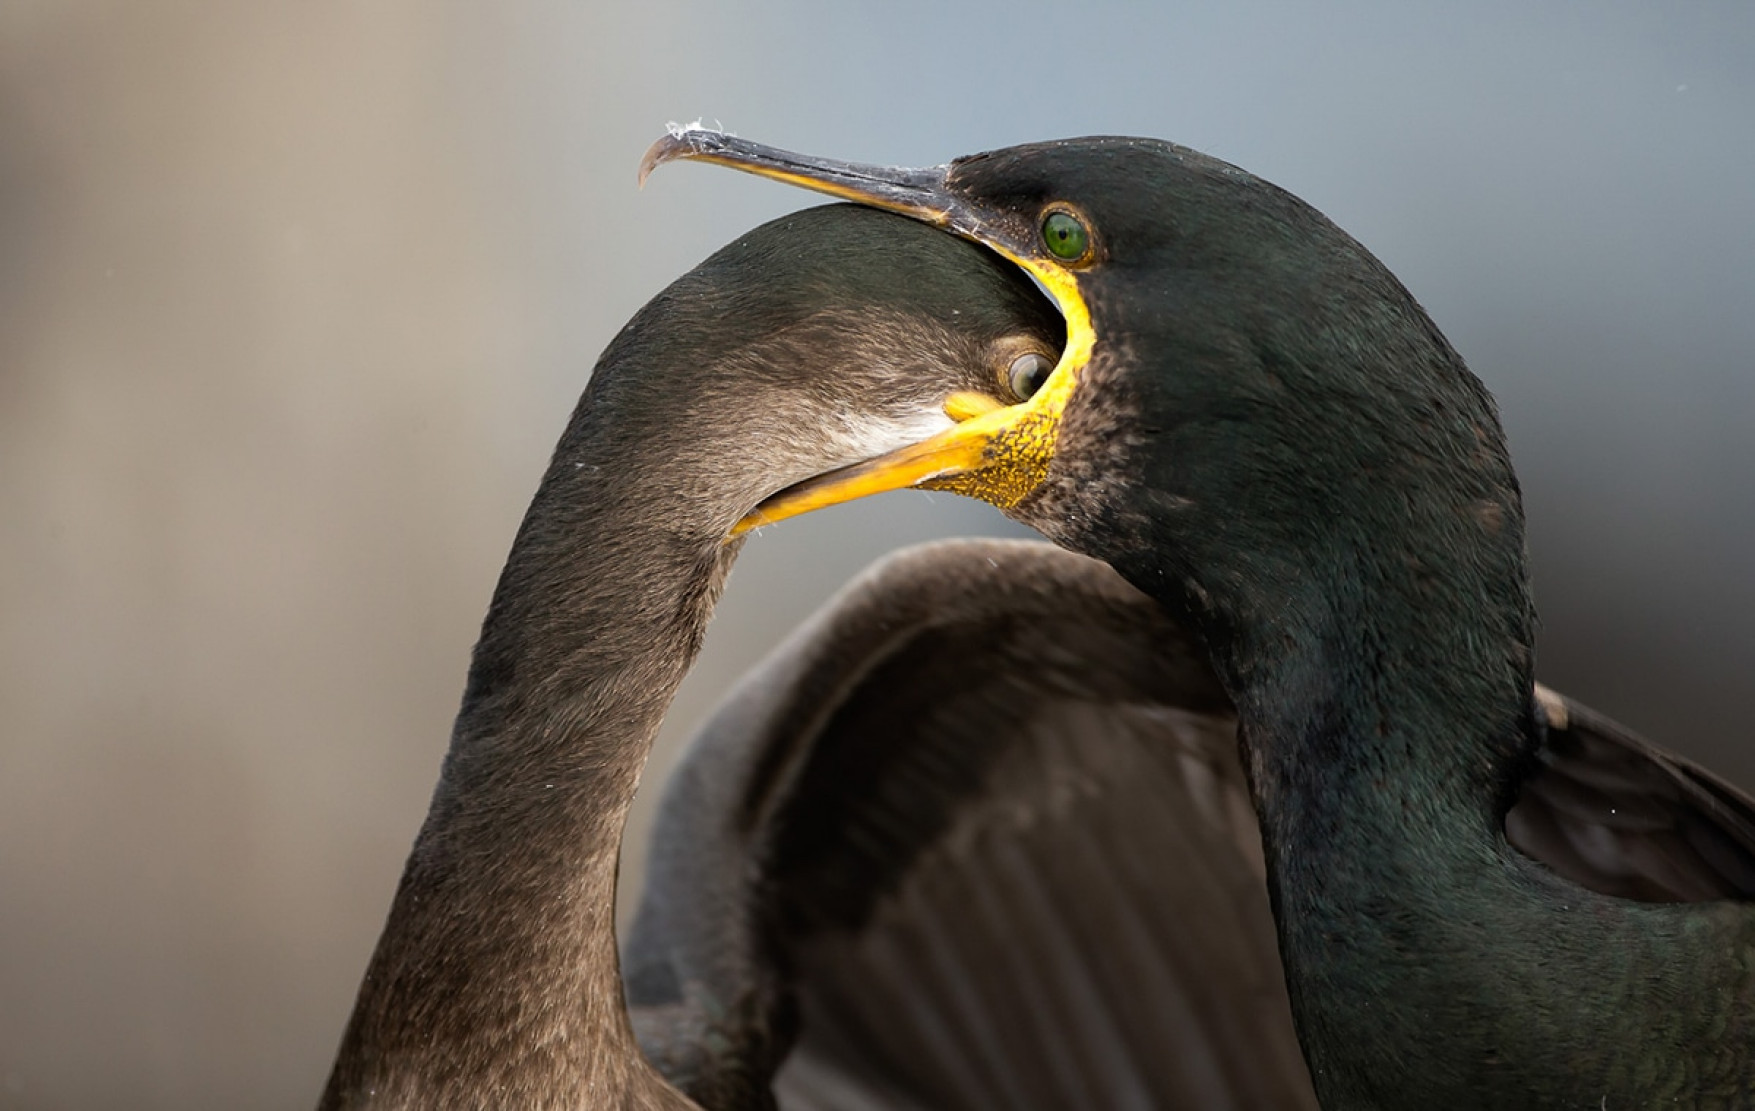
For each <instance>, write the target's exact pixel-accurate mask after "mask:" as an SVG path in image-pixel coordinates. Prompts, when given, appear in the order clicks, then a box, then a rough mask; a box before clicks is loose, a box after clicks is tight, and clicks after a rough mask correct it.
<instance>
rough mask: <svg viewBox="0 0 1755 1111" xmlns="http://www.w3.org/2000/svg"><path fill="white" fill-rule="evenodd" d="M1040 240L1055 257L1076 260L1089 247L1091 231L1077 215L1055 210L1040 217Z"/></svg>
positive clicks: (1064, 260) (1068, 260)
mask: <svg viewBox="0 0 1755 1111" xmlns="http://www.w3.org/2000/svg"><path fill="white" fill-rule="evenodd" d="M1042 242H1043V243H1045V244H1047V245H1048V253H1049V254H1051V255H1053V256H1054V257H1055V258H1057V259H1060V260H1062V261H1063V262H1076V261H1078V260H1079V259H1080V258H1083V257H1084V254H1085V251H1086V250H1087V249H1088V248H1089V247H1090V245H1091V233H1090V232H1089V231H1087V230H1086V229H1085V225H1084V223H1083V221H1081V220H1080V219H1079V218H1078V217H1077V216H1074V215H1073V214H1072V213H1070V212H1061V211H1058V210H1057V211H1054V212H1050V213H1049V214H1048V215H1047V216H1044V217H1043V218H1042Z"/></svg>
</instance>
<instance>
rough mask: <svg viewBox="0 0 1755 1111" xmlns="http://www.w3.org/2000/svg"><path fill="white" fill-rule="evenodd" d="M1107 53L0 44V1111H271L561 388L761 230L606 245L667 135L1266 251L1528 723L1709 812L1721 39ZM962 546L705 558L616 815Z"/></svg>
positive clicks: (45, 29) (1751, 152) (1734, 258)
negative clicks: (1142, 169) (1041, 153)
mask: <svg viewBox="0 0 1755 1111" xmlns="http://www.w3.org/2000/svg"><path fill="white" fill-rule="evenodd" d="M1163 7H1164V10H1163V11H1160V12H1158V13H1156V14H1153V13H1150V12H1147V11H1146V10H1145V9H1146V8H1147V6H1146V5H1141V4H1138V3H1116V4H1108V5H1105V4H1080V5H1061V6H1058V7H1051V6H1049V5H1046V4H1031V5H1024V4H1012V5H1001V4H980V5H974V4H972V5H967V6H965V7H963V8H961V9H958V10H956V11H954V12H953V11H949V10H946V9H944V8H941V7H939V6H937V5H926V4H910V3H898V2H896V0H887V2H886V3H884V4H866V5H848V6H844V7H840V8H837V9H835V10H833V11H831V10H827V8H826V6H825V5H822V4H820V3H815V2H811V3H806V2H803V0H799V2H795V3H785V2H775V3H759V4H742V5H736V6H733V5H707V4H698V3H697V4H690V3H675V2H662V0H647V2H645V3H642V4H640V5H637V6H633V5H616V6H611V5H609V4H605V3H571V4H565V3H558V2H556V3H515V4H502V5H461V4H449V3H416V2H413V0H400V2H393V0H309V2H305V3H300V4H296V5H253V4H233V3H225V2H217V0H216V2H212V3H194V2H182V0H158V2H157V3H153V4H140V3H136V2H130V0H41V2H38V0H9V2H7V3H6V4H4V5H0V1107H4V1108H109V1107H115V1108H123V1107H127V1108H152V1107H164V1108H171V1107H179V1108H181V1107H265V1108H268V1107H303V1106H308V1105H310V1104H311V1103H312V1102H313V1101H314V1099H315V1098H316V1094H317V1091H318V1088H319V1086H320V1084H321V1082H322V1079H323V1077H324V1075H325V1071H326V1068H327V1065H328V1059H329V1056H330V1054H331V1052H332V1051H333V1049H334V1046H335V1043H336V1041H337V1039H338V1038H339V1036H340V1032H341V1028H342V1025H343V1022H344V1021H345V1018H346V1015H347V1011H348V1008H349V1004H350V1002H351V998H352V994H353V991H354V988H355V986H356V984H357V981H358V978H359V975H360V973H361V971H362V969H363V968H364V965H365V961H366V957H367V954H368V951H369V949H370V946H371V944H372V942H373V940H374V939H375V936H376V933H377V930H378V928H379V925H380V924H381V922H382V918H383V915H384V912H385V910H386V908H387V906H388V904H389V899H390V894H391V890H392V887H393V884H394V881H395V878H396V875H397V873H398V870H399V869H400V867H401V863H402V858H403V854H404V853H405V852H406V850H407V847H408V844H409V841H410V839H411V838H412V837H413V835H414V832H415V830H416V828H417V827H418V825H419V822H420V819H421V816H422V814H423V813H424V811H425V807H426V802H427V797H428V793H429V791H430V789H431V786H432V782H433V779H434V775H435V773H436V770H437V767H438V762H439V758H440V755H441V753H442V751H443V749H444V745H445V741H446V736H447V731H448V728H449V724H450V718H451V715H452V713H453V711H454V709H455V707H456V702H457V698H458V694H459V691H460V690H461V686H462V680H463V673H464V666H465V661H466V658H467V653H468V650H469V647H470V645H471V643H472V642H473V640H474V636H475V631H476V629H477V626H478V623H479V621H480V618H481V614H482V612H483V609H484V607H485V605H486V602H487V599H488V595H489V592H490V590H491V589H492V586H493V582H494V578H495V575H496V573H497V571H498V568H499V563H500V560H501V558H502V557H503V556H504V554H505V551H506V548H507V546H508V544H509V543H510V540H511V536H512V531H513V528H514V527H515V525H516V522H517V520H518V518H519V516H520V514H521V513H522V511H523V507H524V504H525V501H526V499H527V498H528V496H529V495H530V493H531V491H532V490H533V489H534V487H535V484H536V480H537V478H538V475H539V473H540V471H541V469H542V466H543V464H544V462H545V460H546V458H547V455H548V452H549V450H550V447H551V445H552V443H553V441H554V439H555V437H556V436H557V435H558V434H559V432H560V430H561V427H562V425H563V423H564V421H565V419H566V416H567V414H568V412H569V410H570V408H571V406H572V404H573V402H574V400H575V398H576V396H577V395H578V392H579V390H580V388H581V386H582V385H583V383H584V381H585V378H586V375H587V373H588V371H589V369H590V366H591V364H592V362H593V360H594V359H595V357H596V354H597V352H598V351H599V350H601V348H602V347H603V345H604V344H605V343H606V342H607V341H608V340H609V338H610V337H611V336H612V335H613V334H614V332H615V330H616V328H617V327H618V326H619V325H620V323H621V322H622V321H624V320H625V319H626V318H627V317H628V316H629V315H630V314H631V313H632V312H633V311H634V310H635V309H636V308H638V307H639V305H640V304H641V303H643V302H644V301H645V300H646V299H647V298H648V297H650V296H651V295H652V294H653V293H655V292H656V291H657V290H659V289H660V288H661V287H662V286H663V285H664V284H665V283H667V282H668V281H670V280H671V279H673V278H674V277H676V276H677V275H678V274H680V273H681V272H682V271H684V270H686V269H687V268H688V267H690V266H691V265H693V264H694V263H695V262H697V261H699V260H700V259H701V258H703V257H704V256H705V255H706V254H708V253H709V252H710V251H712V250H713V249H715V248H716V247H718V246H720V245H721V244H723V243H724V242H726V241H728V240H730V239H731V238H733V237H734V236H736V235H737V234H738V233H739V232H740V231H742V230H743V229H745V228H748V227H750V226H751V225H753V224H755V223H757V222H759V221H762V220H765V219H767V218H769V217H771V216H774V215H778V214H780V213H782V212H785V211H788V210H790V209H793V208H797V207H801V206H803V205H806V204H812V203H816V202H815V201H814V200H813V199H812V198H810V197H808V196H807V195H805V194H803V193H799V192H796V191H792V190H788V189H785V188H783V187H781V186H778V185H775V184H772V183H768V182H761V181H757V180H754V179H751V178H746V177H743V176H740V175H735V174H732V173H730V172H727V171H723V170H716V169H712V168H708V167H701V166H686V165H685V166H677V167H670V168H666V169H665V170H663V171H662V172H660V173H659V174H657V175H656V176H655V177H654V178H653V180H652V181H651V182H650V183H649V185H648V186H647V188H646V189H645V191H644V192H637V191H636V190H635V188H634V170H635V166H636V163H637V161H638V159H639V157H640V154H641V152H642V151H643V150H644V148H645V146H646V145H647V144H648V143H649V142H651V141H652V140H653V139H654V138H656V137H657V136H658V134H659V133H660V132H661V130H662V128H663V126H664V124H665V123H666V122H667V121H670V120H690V119H693V118H695V117H697V116H705V117H706V118H707V119H708V121H709V122H711V121H713V120H715V119H717V120H720V121H723V123H724V124H725V125H726V126H727V127H730V128H732V129H734V130H736V131H738V132H739V133H740V134H744V135H748V136H750V137H752V138H759V139H763V140H766V141H770V142H774V143H778V144H781V145H785V146H790V147H793V148H796V149H801V150H806V151H811V152H816V153H821V154H831V155H838V156H843V157H851V158H858V159H862V160H867V161H877V162H892V163H904V164H922V163H935V162H940V161H944V160H946V159H948V158H950V157H953V156H955V155H958V154H964V153H970V152H973V151H976V150H980V149H985V148H988V147H993V146H1000V145H1005V144H1009V143H1014V142H1021V141H1025V140H1031V139H1040V138H1051V137H1058V136H1066V135H1078V134H1087V133H1093V132H1112V133H1133V134H1146V135H1157V136H1163V137H1167V138H1173V139H1176V140H1178V141H1181V142H1184V143H1188V144H1190V145H1193V146H1196V147H1199V148H1202V149H1204V150H1207V151H1209V152H1212V153H1214V154H1217V155H1219V156H1221V157H1224V158H1227V159H1230V160H1232V161H1234V162H1238V163H1240V164H1242V165H1243V166H1245V167H1247V168H1249V169H1251V170H1254V171H1256V172H1258V173H1260V174H1262V175H1264V176H1266V177H1268V178H1270V179H1272V180H1274V181H1277V182H1279V183H1280V184H1282V185H1285V186H1287V187H1288V188H1291V189H1292V190H1294V191H1295V192H1298V193H1300V194H1302V195H1303V196H1304V197H1306V198H1307V199H1309V200H1310V201H1312V202H1313V203H1315V204H1316V205H1317V206H1318V207H1319V208H1321V209H1323V210H1324V211H1326V212H1327V213H1328V214H1329V215H1330V216H1332V217H1333V218H1335V219H1336V220H1337V221H1338V222H1339V223H1340V224H1341V225H1342V226H1344V227H1346V228H1348V229H1349V230H1350V231H1352V232H1353V233H1354V234H1355V235H1357V236H1358V237H1359V238H1360V239H1362V240H1363V241H1364V242H1365V243H1366V244H1367V245H1368V246H1370V247H1371V248H1372V249H1373V250H1375V251H1376V252H1377V253H1378V254H1379V255H1380V256H1381V257H1382V258H1383V259H1384V260H1385V261H1386V262H1387V263H1388V264H1389V265H1390V266H1391V267H1392V268H1393V269H1394V270H1396V271H1397V272H1398V273H1399V274H1400V276H1401V277H1402V278H1403V279H1404V280H1405V281H1406V283H1407V284H1408V286H1409V287H1410V288H1412V289H1413V290H1414V292H1415V294H1416V295H1417V296H1419V297H1420V298H1421V300H1422V301H1423V302H1424V303H1425V305H1426V306H1427V308H1428V309H1429V310H1430V311H1431V312H1432V315H1433V316H1434V317H1436V319H1437V320H1438V322H1439V324H1440V325H1441V326H1442V327H1443V328H1444V329H1445V330H1446V331H1447V332H1448V334H1449V336H1450V338H1451V339H1452V340H1453V341H1454V342H1455V344H1456V345H1457V347H1458V348H1459V349H1460V350H1461V351H1463V353H1464V354H1465V355H1466V356H1467V357H1468V358H1469V360H1470V362H1471V364H1472V365H1473V367H1474V369H1475V370H1476V372H1477V373H1479V374H1480V375H1481V376H1482V377H1483V378H1485V379H1486V380H1487V382H1488V383H1489V385H1490V386H1492V388H1493V389H1494V390H1495V391H1496V392H1497V394H1498V397H1499V400H1500V404H1501V407H1502V410H1503V413H1504V417H1505V422H1506V424H1507V426H1508V427H1509V430H1510V433H1511V437H1512V445H1513V448H1514V451H1515V453H1516V455H1517V458H1518V460H1519V462H1520V464H1521V467H1522V474H1523V478H1524V483H1525V491H1526V494H1527V500H1528V508H1529V512H1530V516H1531V530H1530V532H1531V537H1532V540H1531V543H1532V546H1533V549H1534V559H1535V568H1536V575H1537V590H1538V599H1539V601H1540V604H1541V608H1542V614H1543V617H1544V639H1543V641H1542V646H1541V671H1542V673H1543V675H1544V677H1545V678H1546V679H1547V680H1548V681H1549V682H1551V683H1553V684H1555V685H1558V686H1560V687H1562V688H1563V689H1566V690H1568V691H1570V692H1571V693H1573V694H1575V695H1578V696H1581V697H1583V698H1584V699H1586V700H1587V701H1589V702H1592V703H1595V704H1596V705H1597V706H1599V707H1600V708H1602V709H1604V710H1606V711H1608V712H1610V713H1612V714H1614V715H1616V716H1619V717H1620V718H1622V719H1624V720H1625V721H1627V722H1628V723H1630V724H1632V725H1634V726H1636V727H1638V728H1640V729H1642V730H1644V731H1646V732H1647V733H1648V734H1649V735H1651V736H1653V737H1654V738H1656V739H1658V740H1660V741H1663V742H1666V743H1668V744H1671V745H1673V746H1675V747H1677V748H1680V749H1682V750H1683V751H1685V752H1687V753H1690V754H1692V755H1694V756H1696V757H1697V758H1699V759H1702V760H1704V761H1706V762H1707V763H1708V764H1709V765H1711V766H1713V767H1714V768H1716V769H1718V770H1720V771H1722V772H1724V773H1727V774H1728V775H1730V776H1731V777H1732V778H1733V779H1734V780H1736V781H1737V782H1739V783H1741V784H1743V785H1745V786H1749V785H1755V745H1751V744H1749V743H1747V742H1746V739H1747V737H1748V727H1747V722H1746V719H1745V718H1743V717H1742V716H1741V712H1742V708H1743V707H1745V706H1746V705H1747V696H1748V694H1749V686H1750V676H1751V674H1752V673H1755V668H1752V664H1755V574H1752V573H1751V570H1750V568H1751V566H1752V565H1755V481H1752V476H1755V373H1752V369H1755V368H1752V367H1751V355H1750V352H1751V351H1752V350H1755V187H1752V185H1751V182H1752V181H1755V66H1752V65H1751V63H1750V60H1751V59H1752V58H1755V8H1752V7H1751V6H1750V5H1748V4H1747V3H1744V2H1742V0H1726V2H1724V3H1718V4H1712V3H1686V4H1668V5H1658V4H1643V5H1633V4H1613V3H1597V4H1592V5H1582V4H1548V5H1543V6H1541V10H1536V6H1533V5H1528V4H1524V3H1498V2H1477V3H1474V4H1471V5H1467V6H1464V5H1448V6H1442V5H1431V4H1419V5H1410V4H1403V3H1398V2H1390V0H1385V2H1380V3H1349V4H1330V5H1326V6H1324V8H1323V10H1322V12H1321V14H1318V12H1317V11H1316V6H1314V5H1302V4H1300V5H1291V4H1288V5H1284V6H1276V5H1264V4H1250V3H1226V4H1223V5H1220V4H1211V5H1205V6H1202V5H1192V4H1184V5H1176V6H1163ZM1009 528H1010V526H1008V525H1007V524H1006V523H1005V522H1004V521H1003V520H1002V519H1000V518H999V517H997V515H995V514H993V513H990V512H987V511H985V510H983V509H981V508H980V507H977V506H974V505H971V504H968V503H962V502H958V501H956V500H955V499H951V498H948V497H942V496H941V497H938V498H936V499H932V498H927V497H923V496H919V495H900V496H890V497H888V498H885V499H880V500H879V501H877V502H875V503H862V504H856V505H853V506H850V507H845V508H843V509H840V510H837V511H833V512H831V513H827V514H823V515H820V516H816V517H811V518H805V519H803V520H799V521H796V522H791V523H788V524H786V525H785V526H783V527H780V528H777V529H773V530H770V531H768V532H766V533H764V534H763V535H762V536H760V537H759V538H757V539H756V540H755V541H754V542H753V543H752V544H750V546H749V548H748V550H747V554H746V555H745V556H744V559H743V562H742V563H741V564H740V565H739V567H738V570H737V573H736V575H735V576H734V577H733V579H732V582H731V585H730V588H729V590H728V592H727V595H726V598H725V602H724V604H723V606H722V607H721V610H720V615H719V618H718V620H717V622H716V624H715V625H714V628H713V631H712V634H711V637H710V640H709V647H708V650H707V652H706V655H705V657H704V659H703V661H702V663H701V665H700V667H699V669H698V670H697V673H696V674H695V675H694V676H693V677H692V678H691V679H690V682H689V684H688V686H687V687H686V688H685V691H684V694H683V696H682V698H681V700H680V702H679V704H678V707H677V709H676V712H675V714H674V719H673V722H672V725H671V727H670V729H669V731H668V734H667V736H668V742H667V746H666V747H662V748H661V749H660V751H659V752H658V753H657V755H656V756H655V757H654V760H653V766H652V773H651V774H650V775H649V777H648V781H647V782H648V786H649V787H650V786H653V785H655V784H656V783H657V781H658V779H659V776H660V775H661V773H662V772H663V771H664V770H665V769H666V768H667V767H668V766H669V764H670V761H671V760H672V759H673V757H674V749H675V745H676V743H677V741H678V740H679V738H680V737H681V736H683V735H685V734H686V726H687V723H689V722H692V721H695V720H697V719H698V717H699V715H700V714H701V713H702V712H703V711H704V710H705V708H706V707H707V706H708V705H710V704H711V701H712V700H713V698H714V697H715V696H716V695H717V693H718V692H719V691H721V690H722V689H723V688H724V686H725V684H726V683H727V682H729V681H730V679H731V677H732V676H734V675H735V674H736V673H737V672H738V671H740V670H741V669H742V668H743V667H745V666H746V665H747V664H748V663H749V662H750V661H751V660H753V659H754V658H755V657H756V656H757V654H759V653H760V652H761V651H762V650H764V649H765V648H766V647H767V646H768V645H770V644H771V643H772V642H773V641H774V640H775V639H776V638H777V637H778V636H780V635H781V634H782V633H783V632H784V631H785V630H786V629H788V628H789V627H791V626H792V625H793V624H794V623H795V622H797V621H798V620H799V619H801V618H802V617H803V616H804V615H805V614H806V613H807V612H808V611H809V610H811V609H812V608H814V607H815V606H816V605H817V604H818V602H820V601H821V600H822V599H823V598H824V597H826V596H827V595H828V593H829V592H830V591H832V590H833V589H834V588H835V586H836V585H838V584H839V583H841V582H843V581H844V580H845V579H846V577H847V576H849V575H850V574H851V573H852V572H853V571H854V570H855V569H857V568H858V567H860V566H862V565H864V564H865V563H866V562H868V561H869V560H870V559H872V558H873V557H874V556H876V555H877V554H879V553H880V552H882V551H884V550H886V549H888V548H891V547H893V546H896V545H898V544H901V543H904V542H907V541H912V540H917V539H922V538H926V537H930V536H938V535H948V534H956V533H972V532H987V531H1000V530H1006V529H1009ZM640 829H643V825H641V826H638V827H637V829H636V833H635V836H636V837H638V835H639V831H640Z"/></svg>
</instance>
